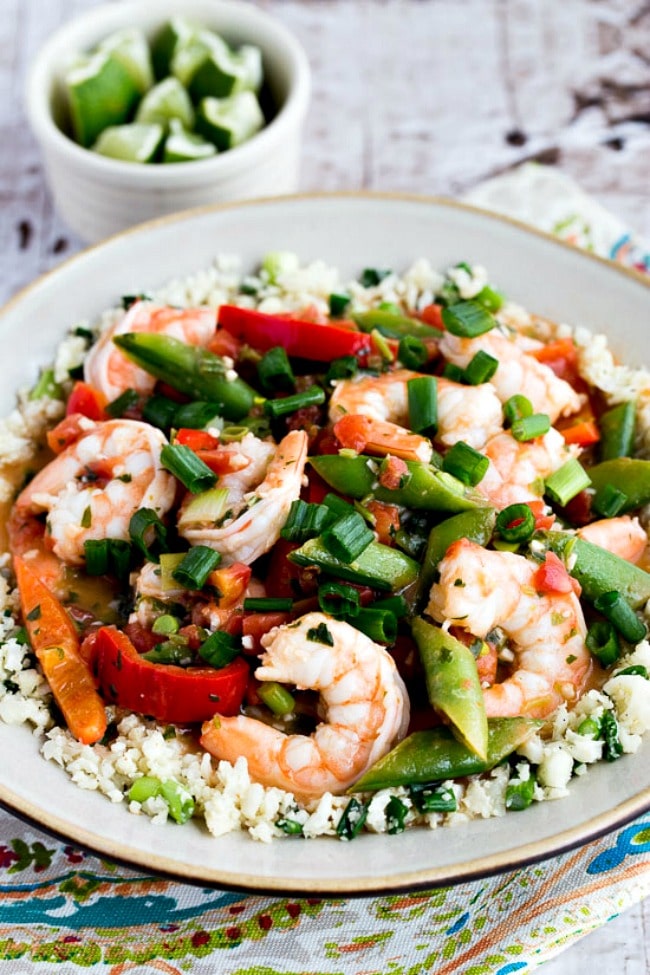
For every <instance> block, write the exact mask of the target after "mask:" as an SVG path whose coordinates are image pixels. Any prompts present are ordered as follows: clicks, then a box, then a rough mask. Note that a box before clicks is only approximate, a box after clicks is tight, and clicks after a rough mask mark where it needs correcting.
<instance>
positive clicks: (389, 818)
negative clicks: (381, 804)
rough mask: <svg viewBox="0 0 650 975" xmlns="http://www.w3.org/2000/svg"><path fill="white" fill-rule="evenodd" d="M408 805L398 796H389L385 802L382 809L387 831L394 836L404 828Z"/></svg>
mask: <svg viewBox="0 0 650 975" xmlns="http://www.w3.org/2000/svg"><path fill="white" fill-rule="evenodd" d="M408 811H409V807H408V806H407V805H406V803H405V802H402V800H401V799H400V798H399V796H391V797H390V799H389V800H388V802H387V803H386V809H385V810H384V812H385V816H386V827H387V832H388V833H390V834H391V835H392V836H394V835H395V834H396V833H403V832H404V830H405V829H406V816H407V814H408Z"/></svg>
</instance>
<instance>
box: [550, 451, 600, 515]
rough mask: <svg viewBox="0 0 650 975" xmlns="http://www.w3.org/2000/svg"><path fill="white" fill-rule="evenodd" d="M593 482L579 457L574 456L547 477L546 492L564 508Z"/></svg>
mask: <svg viewBox="0 0 650 975" xmlns="http://www.w3.org/2000/svg"><path fill="white" fill-rule="evenodd" d="M590 484H591V479H590V478H589V475H588V474H587V472H586V470H585V469H584V467H583V466H582V464H581V463H580V461H579V460H577V458H575V457H572V458H571V459H570V460H567V461H566V463H564V464H562V467H560V468H559V469H558V470H557V471H555V473H554V474H551V475H550V477H547V478H546V484H545V491H546V494H548V496H549V497H550V498H551V500H552V501H555V502H556V504H559V505H560V507H562V508H564V507H565V506H566V505H567V504H568V503H569V501H570V500H571V499H572V498H575V496H576V494H580V492H581V491H584V489H585V488H588V487H589V485H590Z"/></svg>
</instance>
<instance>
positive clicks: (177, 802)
mask: <svg viewBox="0 0 650 975" xmlns="http://www.w3.org/2000/svg"><path fill="white" fill-rule="evenodd" d="M160 795H161V796H162V797H163V799H164V800H165V802H166V803H167V805H168V807H169V815H170V816H171V817H172V819H173V820H174V822H176V823H180V825H182V824H183V823H186V822H187V821H188V819H191V817H192V815H193V814H194V799H193V798H192V796H191V795H190V794H189V792H187V790H185V789H184V788H183V787H182V786H181V785H179V784H178V782H175V781H174V780H173V779H167V780H166V781H165V782H163V783H162V784H161V786H160Z"/></svg>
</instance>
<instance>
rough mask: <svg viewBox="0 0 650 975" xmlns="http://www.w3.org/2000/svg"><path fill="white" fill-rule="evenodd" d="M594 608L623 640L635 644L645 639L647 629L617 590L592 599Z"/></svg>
mask: <svg viewBox="0 0 650 975" xmlns="http://www.w3.org/2000/svg"><path fill="white" fill-rule="evenodd" d="M594 608H595V609H597V610H598V612H599V613H602V614H603V616H604V617H605V618H606V619H608V620H609V622H610V623H611V624H612V626H615V627H616V629H617V630H618V632H619V633H620V634H621V636H622V637H623V639H624V640H627V641H628V643H632V644H636V643H640V641H641V640H643V639H645V636H646V633H647V629H646V625H645V623H643V622H642V621H641V620H640V619H639V617H638V616H637V615H636V613H635V612H634V610H633V609H632V607H631V606H630V604H629V603H628V601H627V600H626V599H625V597H624V596H623V595H622V594H621V593H620V592H618V591H617V590H612V591H610V592H604V593H601V595H600V596H597V597H596V599H594Z"/></svg>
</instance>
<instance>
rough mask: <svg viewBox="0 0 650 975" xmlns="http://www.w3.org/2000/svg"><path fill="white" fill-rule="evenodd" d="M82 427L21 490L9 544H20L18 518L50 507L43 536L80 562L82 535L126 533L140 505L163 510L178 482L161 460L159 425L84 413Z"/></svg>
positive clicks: (57, 550)
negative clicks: (85, 418)
mask: <svg viewBox="0 0 650 975" xmlns="http://www.w3.org/2000/svg"><path fill="white" fill-rule="evenodd" d="M85 428H86V429H85V432H84V433H83V434H82V436H81V437H80V438H79V439H78V440H76V441H75V442H74V443H72V444H71V445H70V446H69V447H67V448H66V449H65V450H64V451H63V452H62V453H60V454H59V455H58V456H57V457H55V459H54V460H53V461H51V463H49V464H48V465H47V466H46V467H44V468H43V469H42V470H41V471H39V473H38V474H37V475H36V477H35V478H34V479H33V480H32V481H30V483H29V484H28V485H27V487H26V488H25V489H24V491H23V492H22V493H21V494H20V496H19V497H18V500H17V501H16V505H15V508H14V513H13V514H12V519H13V522H14V525H15V526H16V528H15V530H14V532H13V538H14V540H15V547H14V549H13V550H14V551H16V548H17V547H18V546H20V544H21V543H20V541H19V539H20V538H21V531H20V527H19V526H20V522H21V520H22V521H26V522H27V523H29V522H30V521H33V520H34V516H36V515H38V514H39V513H41V512H47V529H46V536H45V544H46V545H47V546H48V547H49V548H50V549H51V550H52V551H53V553H54V555H55V556H56V557H57V558H58V559H61V560H62V561H63V562H66V563H68V564H69V565H82V564H83V563H84V561H85V556H84V543H85V542H86V541H89V540H92V539H102V538H114V539H124V540H126V539H128V538H129V522H130V520H131V516H132V515H133V514H135V512H136V511H137V510H138V509H139V508H152V509H153V510H154V511H155V512H156V513H157V514H158V515H164V514H166V512H168V511H169V510H170V508H171V507H172V505H173V503H174V497H175V493H176V482H175V480H174V478H173V477H172V475H171V474H169V473H168V472H167V471H166V470H164V469H163V467H162V466H161V464H160V451H161V448H162V447H163V446H164V445H165V444H166V443H167V441H166V439H165V437H164V435H163V434H162V433H161V432H160V430H157V429H156V428H155V427H152V426H149V424H148V423H140V422H139V421H136V420H107V421H106V422H104V423H94V422H93V421H91V420H88V421H86V424H85ZM24 534H25V535H28V534H29V532H25V533H24ZM11 535H12V533H11V532H10V538H11Z"/></svg>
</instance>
